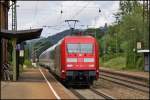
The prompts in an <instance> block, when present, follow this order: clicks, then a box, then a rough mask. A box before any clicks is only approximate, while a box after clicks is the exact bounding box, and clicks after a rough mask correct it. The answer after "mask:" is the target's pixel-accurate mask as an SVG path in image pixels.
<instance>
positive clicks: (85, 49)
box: [67, 43, 93, 53]
mask: <svg viewBox="0 0 150 100" xmlns="http://www.w3.org/2000/svg"><path fill="white" fill-rule="evenodd" d="M67 51H68V53H93V45H92V44H90V43H82V44H81V43H78V44H77V43H76V44H75V43H70V44H67Z"/></svg>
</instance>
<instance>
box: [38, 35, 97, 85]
mask: <svg viewBox="0 0 150 100" xmlns="http://www.w3.org/2000/svg"><path fill="white" fill-rule="evenodd" d="M39 64H40V65H41V66H44V67H47V68H48V69H50V70H51V72H53V73H55V74H56V76H58V77H59V79H60V80H61V81H63V82H65V83H67V84H88V85H91V84H93V81H94V80H97V79H98V77H99V45H98V43H97V41H96V39H95V38H94V37H92V36H66V37H64V38H63V39H62V40H61V41H59V43H57V45H56V46H55V48H54V49H53V50H50V49H47V50H46V51H44V52H43V53H42V54H41V55H40V57H39Z"/></svg>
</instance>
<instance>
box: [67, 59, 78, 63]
mask: <svg viewBox="0 0 150 100" xmlns="http://www.w3.org/2000/svg"><path fill="white" fill-rule="evenodd" d="M67 62H77V58H67Z"/></svg>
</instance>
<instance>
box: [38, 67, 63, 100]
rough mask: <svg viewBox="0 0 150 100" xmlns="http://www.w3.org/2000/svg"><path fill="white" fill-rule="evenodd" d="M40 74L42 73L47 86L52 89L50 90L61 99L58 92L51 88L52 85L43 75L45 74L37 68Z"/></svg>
mask: <svg viewBox="0 0 150 100" xmlns="http://www.w3.org/2000/svg"><path fill="white" fill-rule="evenodd" d="M39 70H40V72H41V74H42V75H43V77H44V79H45V81H46V82H47V84H48V86H49V88H50V89H51V90H52V92H53V93H54V95H55V96H56V98H57V99H61V98H60V97H59V96H58V94H57V93H56V91H55V90H54V89H53V87H52V85H51V84H50V82H49V81H48V80H47V78H46V77H45V75H44V74H43V72H42V70H41V69H40V68H39Z"/></svg>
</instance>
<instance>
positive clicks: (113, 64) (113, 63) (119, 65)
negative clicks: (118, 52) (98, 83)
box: [100, 56, 143, 71]
mask: <svg viewBox="0 0 150 100" xmlns="http://www.w3.org/2000/svg"><path fill="white" fill-rule="evenodd" d="M100 65H101V66H102V67H105V68H110V69H114V70H127V71H143V70H142V69H141V68H136V67H132V68H128V67H126V58H125V57H123V56H118V57H115V58H112V59H110V60H108V61H105V62H102V61H100Z"/></svg>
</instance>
